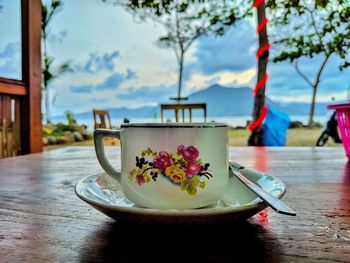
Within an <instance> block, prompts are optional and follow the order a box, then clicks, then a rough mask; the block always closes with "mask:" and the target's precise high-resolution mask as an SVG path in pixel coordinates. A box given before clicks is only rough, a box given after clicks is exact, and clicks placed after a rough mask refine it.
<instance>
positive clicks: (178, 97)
mask: <svg viewBox="0 0 350 263" xmlns="http://www.w3.org/2000/svg"><path fill="white" fill-rule="evenodd" d="M183 64H184V52H183V51H181V54H180V60H179V83H178V88H177V99H178V101H179V102H180V100H181V91H182V73H183Z"/></svg>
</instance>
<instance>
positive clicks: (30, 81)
mask: <svg viewBox="0 0 350 263" xmlns="http://www.w3.org/2000/svg"><path fill="white" fill-rule="evenodd" d="M40 44H41V1H40V0H22V72H23V73H22V74H23V76H22V77H23V81H24V82H25V83H26V86H27V96H26V97H25V98H24V99H22V104H21V105H22V106H21V117H22V122H21V127H22V129H21V130H22V150H23V153H35V152H41V151H42V149H43V147H42V123H41V120H42V117H41V48H40Z"/></svg>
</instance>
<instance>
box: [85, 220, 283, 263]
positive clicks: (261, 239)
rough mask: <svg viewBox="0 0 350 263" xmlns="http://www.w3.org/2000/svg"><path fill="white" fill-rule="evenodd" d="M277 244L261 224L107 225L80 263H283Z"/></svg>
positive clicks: (89, 242)
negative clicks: (279, 257) (102, 262)
mask: <svg viewBox="0 0 350 263" xmlns="http://www.w3.org/2000/svg"><path fill="white" fill-rule="evenodd" d="M278 255H281V252H280V245H279V243H278V241H277V240H276V239H275V238H274V237H273V236H272V235H271V234H270V233H269V232H268V231H267V230H265V228H264V227H263V226H262V225H260V224H254V223H250V222H239V223H232V224H225V225H202V226H198V225H197V226H181V225H150V224H139V225H138V224H137V225H135V224H132V225H130V224H125V223H123V224H121V223H117V222H113V223H105V224H104V225H103V226H101V228H100V229H99V230H98V231H96V232H95V233H93V234H92V235H91V236H89V237H88V238H87V240H86V243H85V244H84V247H83V251H82V254H81V262H100V261H105V262H135V261H140V262H141V260H142V262H159V261H161V262H203V261H204V262H279V260H278Z"/></svg>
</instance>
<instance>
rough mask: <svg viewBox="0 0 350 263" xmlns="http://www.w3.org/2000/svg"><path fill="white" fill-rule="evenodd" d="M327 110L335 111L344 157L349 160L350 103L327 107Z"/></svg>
mask: <svg viewBox="0 0 350 263" xmlns="http://www.w3.org/2000/svg"><path fill="white" fill-rule="evenodd" d="M328 109H331V110H335V111H336V116H337V121H338V127H339V129H340V137H341V139H342V141H343V146H344V150H345V153H346V156H347V157H348V159H349V160H350V103H344V104H334V105H329V106H328Z"/></svg>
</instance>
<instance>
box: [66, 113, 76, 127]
mask: <svg viewBox="0 0 350 263" xmlns="http://www.w3.org/2000/svg"><path fill="white" fill-rule="evenodd" d="M65 115H66V118H67V121H68V125H70V126H74V125H76V124H77V121H76V119H75V118H74V115H73V112H71V111H66V112H65Z"/></svg>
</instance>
